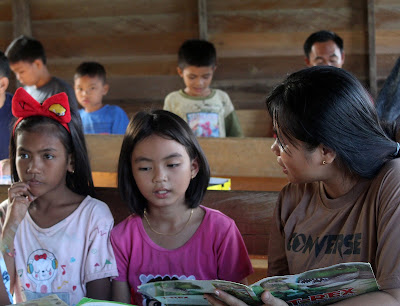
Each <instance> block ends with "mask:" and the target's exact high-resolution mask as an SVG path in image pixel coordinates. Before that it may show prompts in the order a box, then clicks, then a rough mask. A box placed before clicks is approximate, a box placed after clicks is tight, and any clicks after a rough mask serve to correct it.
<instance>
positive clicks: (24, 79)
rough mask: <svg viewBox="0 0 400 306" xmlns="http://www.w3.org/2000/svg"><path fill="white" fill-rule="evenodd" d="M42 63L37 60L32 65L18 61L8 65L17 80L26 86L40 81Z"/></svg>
mask: <svg viewBox="0 0 400 306" xmlns="http://www.w3.org/2000/svg"><path fill="white" fill-rule="evenodd" d="M42 65H43V62H42V61H41V60H39V59H37V60H35V61H33V62H32V63H30V62H26V61H19V62H15V63H10V69H11V70H12V71H13V72H14V73H15V76H16V77H17V80H18V81H19V82H20V83H21V84H22V85H26V86H33V85H36V84H37V83H38V81H39V79H40V73H41V70H40V69H41V66H42Z"/></svg>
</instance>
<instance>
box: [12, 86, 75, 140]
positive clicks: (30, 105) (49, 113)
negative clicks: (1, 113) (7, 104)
mask: <svg viewBox="0 0 400 306" xmlns="http://www.w3.org/2000/svg"><path fill="white" fill-rule="evenodd" d="M11 108H12V113H13V115H14V116H15V117H17V118H19V119H18V120H17V122H16V123H15V125H14V129H13V134H14V132H15V128H16V126H17V125H18V123H20V122H21V120H23V119H25V118H28V117H32V116H44V117H48V118H52V119H54V120H56V121H58V122H59V123H60V124H62V126H63V127H65V128H66V129H67V131H68V132H70V130H69V127H68V122H70V121H71V112H70V109H69V102H68V96H67V94H66V93H65V92H61V93H58V94H56V95H54V96H52V97H50V98H48V99H46V100H45V101H44V102H43V104H40V103H39V102H38V101H36V100H35V99H34V98H32V96H31V95H30V94H28V93H27V92H26V91H25V89H23V88H22V87H20V88H18V89H17V90H16V92H15V94H14V97H13V98H12V107H11ZM70 133H71V132H70Z"/></svg>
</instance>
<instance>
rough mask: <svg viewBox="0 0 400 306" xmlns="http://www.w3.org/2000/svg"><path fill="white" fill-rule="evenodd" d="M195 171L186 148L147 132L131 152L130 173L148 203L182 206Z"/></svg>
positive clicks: (196, 170)
mask: <svg viewBox="0 0 400 306" xmlns="http://www.w3.org/2000/svg"><path fill="white" fill-rule="evenodd" d="M198 171H199V165H198V162H197V160H190V157H189V155H188V153H187V151H186V148H185V147H184V146H183V145H181V144H180V143H178V142H177V141H175V140H171V139H165V138H162V137H160V136H157V135H151V136H149V137H147V138H145V139H143V140H142V141H140V142H139V143H138V144H136V146H135V148H134V150H133V152H132V173H133V177H134V179H135V181H136V184H137V186H138V188H139V190H140V192H141V193H142V195H143V196H144V197H145V198H146V199H147V201H148V204H149V206H157V207H166V206H174V205H176V206H186V204H185V192H186V190H187V188H188V186H189V183H190V180H191V179H192V178H194V177H195V176H196V175H197V173H198Z"/></svg>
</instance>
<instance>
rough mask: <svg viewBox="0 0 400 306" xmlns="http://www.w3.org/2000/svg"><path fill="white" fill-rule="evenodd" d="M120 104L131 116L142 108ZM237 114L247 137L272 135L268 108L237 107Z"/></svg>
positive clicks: (131, 104)
mask: <svg viewBox="0 0 400 306" xmlns="http://www.w3.org/2000/svg"><path fill="white" fill-rule="evenodd" d="M118 106H120V107H122V108H123V109H124V111H125V112H126V113H127V114H128V116H129V117H131V116H134V115H135V114H136V112H137V111H138V110H140V108H139V109H138V105H137V104H136V103H123V102H120V103H119V104H118ZM139 107H140V105H139ZM141 107H142V108H143V107H144V106H141ZM153 107H154V108H162V105H161V104H160V105H153ZM236 114H237V116H238V119H239V122H240V126H241V128H242V131H243V135H244V136H245V137H272V135H273V129H272V119H271V116H270V115H269V114H268V112H267V110H266V109H236Z"/></svg>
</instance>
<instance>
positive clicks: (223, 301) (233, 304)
mask: <svg viewBox="0 0 400 306" xmlns="http://www.w3.org/2000/svg"><path fill="white" fill-rule="evenodd" d="M215 295H216V296H217V297H218V299H217V298H216V297H214V296H212V295H211V294H205V295H204V296H205V298H206V299H207V300H208V302H210V304H211V305H214V306H222V305H230V306H246V305H247V304H245V303H244V302H242V301H241V300H239V299H237V298H235V297H234V296H232V295H230V294H228V293H226V292H224V291H222V290H215ZM261 299H262V301H263V302H264V305H268V306H287V305H288V304H286V302H285V301H282V300H281V299H278V298H276V297H274V296H273V295H272V294H271V293H269V292H268V291H264V292H263V294H262V295H261Z"/></svg>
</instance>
